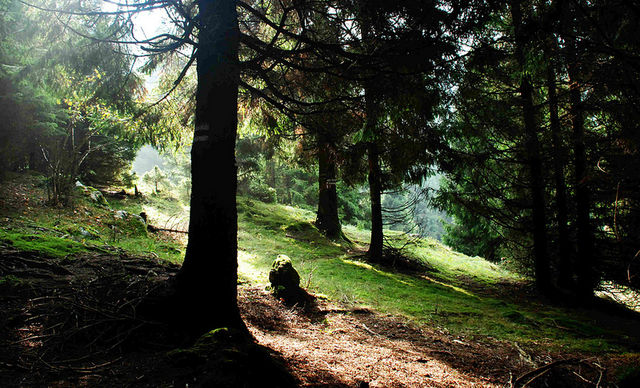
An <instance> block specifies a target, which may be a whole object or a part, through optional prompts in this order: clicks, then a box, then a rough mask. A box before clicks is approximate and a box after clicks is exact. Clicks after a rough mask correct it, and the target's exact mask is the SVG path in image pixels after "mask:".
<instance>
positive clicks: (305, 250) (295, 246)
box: [238, 199, 625, 352]
mask: <svg viewBox="0 0 640 388" xmlns="http://www.w3.org/2000/svg"><path fill="white" fill-rule="evenodd" d="M238 209H239V229H240V232H239V247H240V253H239V265H240V275H241V277H244V278H246V279H247V280H251V281H257V282H266V274H267V272H268V270H269V266H270V264H271V262H272V261H273V260H274V259H275V257H276V255H278V254H286V255H288V256H289V257H290V258H291V259H292V260H293V263H294V266H295V267H296V268H297V269H298V271H299V272H300V275H301V278H302V283H303V286H308V288H309V289H310V291H312V292H316V293H321V294H325V295H327V296H328V297H329V298H331V299H335V300H340V301H343V302H347V303H352V304H356V305H362V306H365V307H371V308H373V309H376V310H378V311H381V312H383V313H392V314H401V315H404V316H406V317H408V318H409V319H412V320H414V321H416V322H418V323H421V324H428V325H430V326H436V327H438V328H440V329H442V330H446V331H449V332H452V333H455V334H460V335H465V336H470V337H472V338H475V339H477V340H481V339H482V338H483V337H494V338H498V339H505V340H510V341H517V342H518V343H521V344H530V345H534V346H545V347H548V346H551V347H552V348H556V349H558V350H559V349H560V348H566V349H571V350H584V351H598V352H602V351H615V350H622V347H623V345H622V344H623V343H624V341H625V339H624V337H620V333H615V332H612V331H605V330H604V329H602V328H599V327H596V326H592V325H590V324H589V321H590V318H589V317H588V316H585V315H582V313H581V312H578V311H574V310H571V311H569V310H565V309H560V308H553V307H549V306H544V305H542V304H539V303H529V302H527V301H522V302H521V303H516V302H515V301H508V300H504V299H498V298H497V297H492V296H487V295H491V294H492V292H491V289H492V288H497V287H501V286H503V285H504V284H509V283H515V282H521V281H523V280H524V279H522V278H520V277H519V276H517V275H515V274H513V273H510V272H508V271H506V270H505V269H503V268H501V267H499V266H497V265H495V264H492V263H490V262H487V261H486V260H483V259H481V258H471V257H467V256H465V255H462V254H460V253H456V252H452V251H451V250H450V249H448V248H446V247H444V246H442V245H440V244H439V243H437V242H436V241H432V240H425V241H422V242H421V243H419V245H417V246H412V247H411V248H410V249H409V252H410V254H412V255H414V257H415V258H418V259H420V260H423V261H424V262H425V263H427V264H428V265H429V266H431V267H433V268H434V269H435V271H433V272H429V273H427V274H425V275H423V276H411V275H406V274H402V273H397V272H391V271H387V270H384V269H382V268H378V267H374V266H371V265H369V264H367V263H365V262H362V261H361V260H358V259H357V258H354V256H357V255H358V254H359V253H360V252H354V251H356V250H357V248H358V247H359V246H360V245H362V243H363V242H365V241H366V240H367V238H368V233H367V232H366V231H361V230H357V229H355V228H353V227H346V228H345V233H346V235H347V236H348V237H349V238H350V239H351V240H352V241H353V242H354V244H355V245H351V244H347V243H342V244H340V243H336V242H331V241H327V240H326V239H324V238H323V237H322V236H321V235H320V234H319V233H318V232H317V231H316V230H315V229H314V228H313V227H312V226H311V225H310V224H309V222H310V221H311V220H312V219H313V214H312V213H311V212H306V211H303V210H299V209H293V208H291V207H286V206H279V205H268V204H264V203H260V202H257V201H253V200H246V199H240V201H239V206H238ZM305 225H306V226H305ZM296 230H301V231H298V232H296ZM472 289H477V290H482V289H484V290H487V291H488V292H482V293H478V292H474V291H472Z"/></svg>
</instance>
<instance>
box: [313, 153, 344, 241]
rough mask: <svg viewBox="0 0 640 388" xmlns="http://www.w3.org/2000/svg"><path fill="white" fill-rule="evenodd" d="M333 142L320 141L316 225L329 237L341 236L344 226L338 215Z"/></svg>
mask: <svg viewBox="0 0 640 388" xmlns="http://www.w3.org/2000/svg"><path fill="white" fill-rule="evenodd" d="M331 151H332V149H331V144H330V143H329V142H327V141H319V142H318V213H317V216H316V227H317V228H318V229H319V230H320V231H321V232H322V233H324V234H325V235H326V236H327V237H331V238H336V237H340V235H341V232H342V228H341V226H340V219H339V217H338V192H337V190H336V162H335V156H334V155H333V153H332V152H331Z"/></svg>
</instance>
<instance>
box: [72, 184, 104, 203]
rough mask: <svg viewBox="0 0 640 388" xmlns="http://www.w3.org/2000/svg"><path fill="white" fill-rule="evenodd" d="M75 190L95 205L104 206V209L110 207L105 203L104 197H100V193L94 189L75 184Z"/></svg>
mask: <svg viewBox="0 0 640 388" xmlns="http://www.w3.org/2000/svg"><path fill="white" fill-rule="evenodd" d="M76 190H78V191H79V192H80V193H82V194H83V195H84V196H86V197H88V198H89V199H91V201H93V202H95V203H97V204H98V205H100V206H104V207H106V208H109V207H110V206H109V202H107V199H106V198H105V197H104V195H102V192H101V191H100V190H98V189H96V188H95V187H91V186H85V185H83V184H82V183H80V182H77V183H76Z"/></svg>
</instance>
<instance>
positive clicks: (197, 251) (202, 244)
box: [176, 0, 244, 331]
mask: <svg viewBox="0 0 640 388" xmlns="http://www.w3.org/2000/svg"><path fill="white" fill-rule="evenodd" d="M198 8H199V16H198V25H199V35H198V51H197V75H198V86H197V91H196V117H195V133H194V137H193V145H192V151H191V166H192V167H191V182H192V191H191V202H190V204H191V210H190V221H189V241H188V244H187V252H186V255H185V260H184V264H183V265H182V268H181V269H180V272H179V273H178V275H177V277H176V288H177V291H178V296H179V300H180V303H182V305H181V307H182V309H183V311H184V312H185V313H186V314H187V317H188V318H187V320H188V321H189V325H190V328H191V329H192V330H194V331H206V330H208V329H211V328H212V327H222V326H227V327H243V326H244V324H243V322H242V319H241V318H240V313H239V311H238V306H237V295H236V288H237V285H236V284H237V265H238V264H237V230H238V226H237V208H236V187H237V171H236V165H235V141H236V132H237V120H238V119H237V114H238V107H237V99H238V83H239V74H240V73H239V66H238V44H239V41H240V34H239V28H238V16H237V11H236V1H234V0H200V1H198ZM203 301H204V303H203Z"/></svg>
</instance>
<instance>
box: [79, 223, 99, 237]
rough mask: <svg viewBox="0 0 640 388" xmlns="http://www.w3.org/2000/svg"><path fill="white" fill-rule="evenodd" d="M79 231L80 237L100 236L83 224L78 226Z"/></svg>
mask: <svg viewBox="0 0 640 388" xmlns="http://www.w3.org/2000/svg"><path fill="white" fill-rule="evenodd" d="M78 233H79V234H80V237H82V238H84V239H89V240H98V239H99V238H100V236H99V235H98V234H97V233H94V232H91V231H88V230H86V229H85V228H83V227H82V226H81V227H79V228H78Z"/></svg>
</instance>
